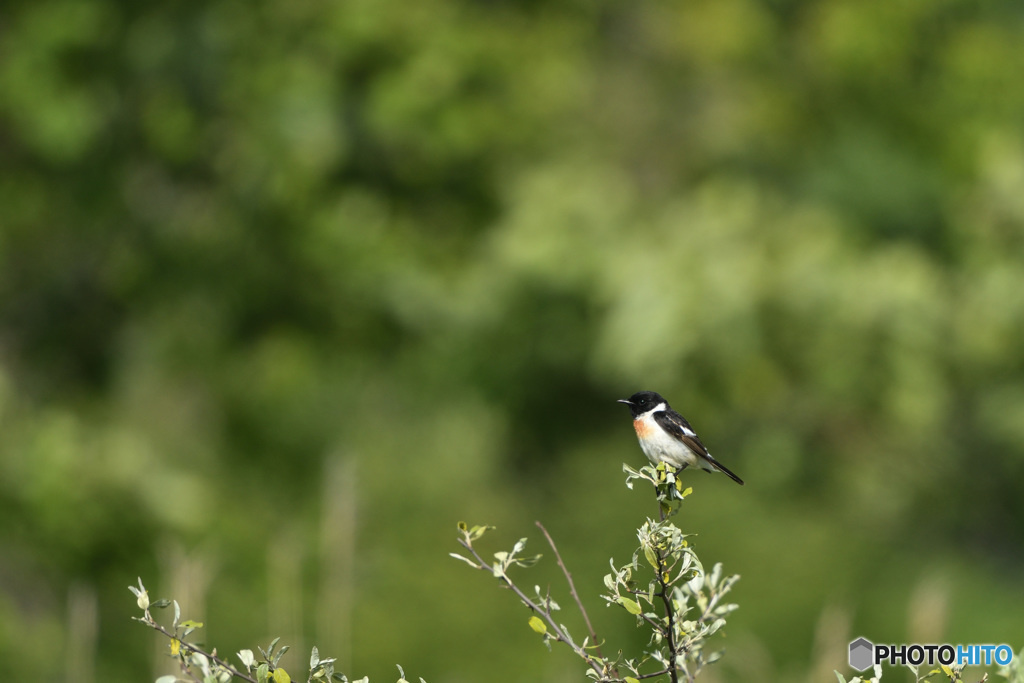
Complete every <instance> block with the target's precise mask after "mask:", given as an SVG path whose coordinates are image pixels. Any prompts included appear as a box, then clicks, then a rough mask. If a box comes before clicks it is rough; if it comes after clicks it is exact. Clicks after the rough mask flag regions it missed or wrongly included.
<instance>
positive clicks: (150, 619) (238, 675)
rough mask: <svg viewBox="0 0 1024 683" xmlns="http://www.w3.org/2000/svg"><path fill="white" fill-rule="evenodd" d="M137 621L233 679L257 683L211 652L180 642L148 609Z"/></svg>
mask: <svg viewBox="0 0 1024 683" xmlns="http://www.w3.org/2000/svg"><path fill="white" fill-rule="evenodd" d="M138 621H141V622H142V623H143V624H145V625H146V626H149V627H150V628H152V629H154V630H156V631H159V632H160V633H162V634H164V635H165V636H167V637H168V638H170V639H172V640H177V641H178V647H180V648H181V649H183V650H185V651H187V652H194V653H198V654H201V655H203V656H204V657H206V658H207V659H209V660H211V661H213V662H214V663H216V664H218V665H219V666H222V667H224V668H225V669H226V670H227V672H228V673H230V674H231V675H232V676H233V677H235V678H241V679H242V680H243V681H249V683H257V681H256V679H255V678H252V677H251V676H248V675H246V674H244V673H242V672H241V671H239V670H238V669H236V668H235V667H233V666H231V664H229V663H228V662H226V661H225V660H223V659H221V658H220V657H218V656H217V655H215V654H213V653H211V652H206V651H205V650H203V649H202V648H199V647H196V646H195V645H193V644H192V643H188V642H185V641H184V640H182V639H181V638H179V637H178V636H176V635H175V634H173V633H171V632H170V631H168V630H167V629H165V628H164V627H163V626H161V625H160V624H159V623H157V621H156V619H154V618H153V616H152V615H151V614H150V613H149V610H148V609H147V610H146V616H145V618H143V619H139V620H138ZM188 673H189V675H190V676H192V673H191V672H188ZM193 678H195V676H193ZM195 680H199V679H195Z"/></svg>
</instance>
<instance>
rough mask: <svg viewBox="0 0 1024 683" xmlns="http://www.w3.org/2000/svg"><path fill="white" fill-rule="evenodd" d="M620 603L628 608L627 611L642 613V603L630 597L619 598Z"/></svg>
mask: <svg viewBox="0 0 1024 683" xmlns="http://www.w3.org/2000/svg"><path fill="white" fill-rule="evenodd" d="M619 604H621V605H622V606H623V607H625V608H626V611H627V612H629V613H630V614H640V613H641V612H643V611H644V610H643V608H642V607H640V603H639V602H637V601H635V600H630V599H629V598H619Z"/></svg>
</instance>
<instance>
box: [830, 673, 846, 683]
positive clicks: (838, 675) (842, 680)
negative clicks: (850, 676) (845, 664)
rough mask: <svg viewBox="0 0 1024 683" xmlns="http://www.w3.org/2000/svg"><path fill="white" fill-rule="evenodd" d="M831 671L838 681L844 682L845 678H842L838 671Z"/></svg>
mask: <svg viewBox="0 0 1024 683" xmlns="http://www.w3.org/2000/svg"><path fill="white" fill-rule="evenodd" d="M832 673H834V674H835V675H836V678H838V679H839V683H846V679H845V678H843V674H841V673H839V672H838V671H833V672H832Z"/></svg>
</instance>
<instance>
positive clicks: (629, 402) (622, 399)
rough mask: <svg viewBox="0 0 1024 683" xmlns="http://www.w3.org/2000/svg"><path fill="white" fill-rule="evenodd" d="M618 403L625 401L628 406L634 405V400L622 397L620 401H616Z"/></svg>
mask: <svg viewBox="0 0 1024 683" xmlns="http://www.w3.org/2000/svg"><path fill="white" fill-rule="evenodd" d="M616 403H625V404H626V405H627V406H631V405H633V402H632V401H630V400H629V399H628V398H620V399H619V400H618V401H616Z"/></svg>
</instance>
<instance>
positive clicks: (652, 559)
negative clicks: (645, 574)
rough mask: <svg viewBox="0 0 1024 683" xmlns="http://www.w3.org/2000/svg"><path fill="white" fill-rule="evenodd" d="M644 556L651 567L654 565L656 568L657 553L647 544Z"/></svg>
mask: <svg viewBox="0 0 1024 683" xmlns="http://www.w3.org/2000/svg"><path fill="white" fill-rule="evenodd" d="M644 557H646V558H647V561H648V562H649V563H650V565H651V566H652V567H654V568H655V569H657V568H658V555H657V553H655V552H654V548H652V547H651V546H649V545H645V546H644Z"/></svg>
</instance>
